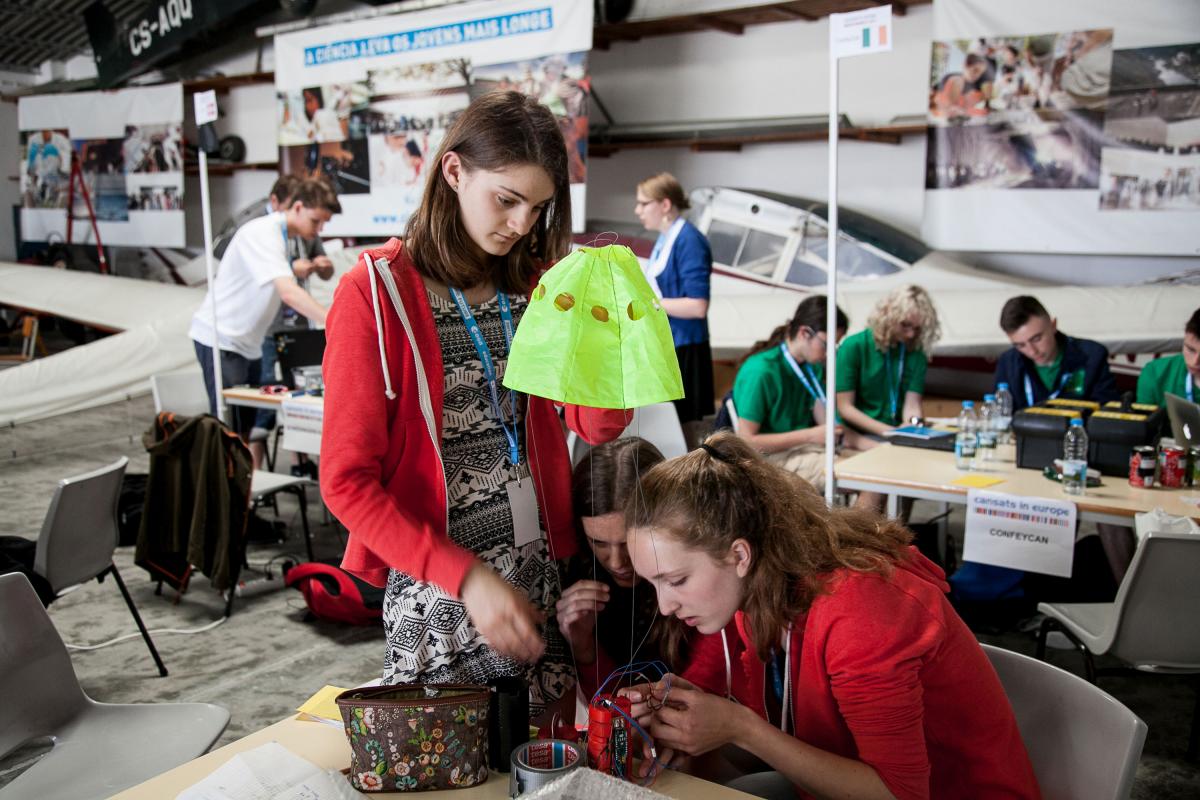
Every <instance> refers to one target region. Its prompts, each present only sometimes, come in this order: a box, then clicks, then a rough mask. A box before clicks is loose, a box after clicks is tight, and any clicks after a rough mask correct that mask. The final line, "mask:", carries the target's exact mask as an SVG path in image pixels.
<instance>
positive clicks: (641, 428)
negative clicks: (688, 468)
mask: <svg viewBox="0 0 1200 800" xmlns="http://www.w3.org/2000/svg"><path fill="white" fill-rule="evenodd" d="M634 436H640V437H642V438H643V439H645V440H646V441H647V442H649V443H650V444H652V445H654V446H655V447H657V448H658V451H659V452H660V453H662V454H663V457H664V458H675V456H681V455H683V454H684V453H686V452H687V451H688V447H687V442H686V441H685V440H684V438H683V426H682V425H681V424H680V423H679V414H678V413H677V412H676V411H675V404H674V403H655V404H654V405H650V406H642V407H641V408H635V409H634V410H633V419H631V420H630V421H629V425H628V426H627V427H626V428H625V430H624V431H622V432H621V435H620V436H619V437H617V438H619V439H628V438H631V437H634ZM590 449H591V448H590V447H589V446H588V443H587V442H585V441H583V439H581V438H579V437H578V436H576V435H575V432H574V431H571V432H570V433H568V434H567V450H568V452H570V454H571V465H572V466H574V465H575V464H578V463H579V460H580V459H581V458H583V457H584V455H585V454H586V453H587V452H588V450H590Z"/></svg>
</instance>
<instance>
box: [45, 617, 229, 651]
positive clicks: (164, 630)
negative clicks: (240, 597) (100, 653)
mask: <svg viewBox="0 0 1200 800" xmlns="http://www.w3.org/2000/svg"><path fill="white" fill-rule="evenodd" d="M227 619H229V617H221V618H220V619H217V620H213V621H212V622H210V623H208V624H207V625H203V626H201V627H199V628H190V629H181V628H155V629H154V630H149V631H146V633H147V635H148V634H151V633H156V634H157V633H182V634H192V633H205V632H206V631H211V630H212V629H213V628H215V627H217V626H218V625H220V624H221V623H222V622H224V621H225V620H227ZM141 635H142V634H141V632H140V631H139V632H137V633H127V634H125V635H123V636H118V637H116V638H115V639H109V640H108V641H107V642H100V643H99V644H71V643H70V642H63V644H65V645H66V646H67V649H68V650H99V649H100V648H102V647H109V646H111V645H114V644H117V643H118V642H123V641H125V640H127V639H137V638H140V637H141Z"/></svg>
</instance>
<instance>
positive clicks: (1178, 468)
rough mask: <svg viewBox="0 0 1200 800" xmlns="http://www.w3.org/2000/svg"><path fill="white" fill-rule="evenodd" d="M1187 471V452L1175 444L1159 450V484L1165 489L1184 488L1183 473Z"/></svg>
mask: <svg viewBox="0 0 1200 800" xmlns="http://www.w3.org/2000/svg"><path fill="white" fill-rule="evenodd" d="M1186 469H1187V451H1186V450H1184V449H1183V448H1182V447H1178V446H1176V445H1173V444H1165V445H1163V446H1162V447H1160V448H1159V449H1158V482H1159V483H1160V484H1162V486H1163V488H1165V489H1178V488H1179V487H1181V486H1183V473H1184V471H1185V470H1186Z"/></svg>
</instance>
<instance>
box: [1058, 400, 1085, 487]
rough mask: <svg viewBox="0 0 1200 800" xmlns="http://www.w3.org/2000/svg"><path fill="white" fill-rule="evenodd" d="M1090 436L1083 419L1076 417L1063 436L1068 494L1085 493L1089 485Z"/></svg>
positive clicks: (1064, 482)
mask: <svg viewBox="0 0 1200 800" xmlns="http://www.w3.org/2000/svg"><path fill="white" fill-rule="evenodd" d="M1087 459H1088V437H1087V431H1085V430H1084V429H1083V420H1082V419H1080V418H1079V417H1075V418H1073V419H1072V420H1071V426H1070V427H1069V428H1067V435H1066V436H1065V437H1063V469H1062V485H1063V491H1064V492H1066V493H1067V494H1083V493H1084V490H1085V488H1086V487H1087Z"/></svg>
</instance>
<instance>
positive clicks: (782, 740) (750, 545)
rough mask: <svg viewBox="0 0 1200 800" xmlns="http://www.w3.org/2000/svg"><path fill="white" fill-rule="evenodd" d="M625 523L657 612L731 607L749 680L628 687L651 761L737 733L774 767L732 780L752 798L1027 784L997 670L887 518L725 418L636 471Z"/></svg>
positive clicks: (721, 742) (710, 613) (938, 792)
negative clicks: (829, 488) (785, 460)
mask: <svg viewBox="0 0 1200 800" xmlns="http://www.w3.org/2000/svg"><path fill="white" fill-rule="evenodd" d="M625 521H626V528H627V537H628V546H629V555H630V559H631V560H632V562H633V567H634V569H635V570H636V571H637V573H638V574H639V575H641V576H642V577H643V578H645V579H646V580H648V581H649V582H650V583H651V584H653V586H654V587H655V589H656V591H657V596H658V605H659V611H660V612H661V613H662V614H663V615H664V616H674V617H676V618H678V619H679V620H682V621H683V622H684V623H685V624H686V625H687V626H688V627H691V628H693V629H695V631H696V632H698V633H700V634H712V633H717V632H719V631H722V630H723V629H724V628H725V626H726V625H727V624H728V623H729V622H730V620H734V621H735V623H736V630H737V636H736V637H734V638H736V639H737V640H738V641H736V642H735V643H734V644H735V647H740V652H737V651H735V656H734V657H733V658H730V661H731V662H732V667H731V668H732V669H733V670H735V671H737V670H740V671H741V673H742V674H741V676H740V678H741V680H742V681H743V682H744V683H743V685H744V686H745V687H746V689H745V691H744V692H743V693H740V694H739V697H740V698H744V699H745V700H747V702H746V704H745V705H739V704H737V703H734V702H732V701H730V700H728V699H726V698H723V697H720V696H717V695H714V694H708V693H706V692H704V691H703V690H701V689H698V688H697V687H695V686H694V685H693V684H691V683H689V682H688V681H686V680H684V679H682V678H679V677H678V676H674V675H672V676H668V677H667V678H664V679H663V680H662V681H660V682H659V683H657V684H653V685H643V686H640V687H635V690H634V692H632V693H631V695H630V696H631V699H633V700H635V705H634V712H635V714H638V715H639V716H641V718H642V719H644V720H646V722H647V723H648V724H649V725H650V729H649V730H650V733H651V735H652V736H653V738H654V740H655V742H656V744H657V748H658V757H659V759H660V760H663V761H664V762H666V761H670V760H671V759H673V758H675V757H676V756H677V754H678V753H679V752H683V753H687V754H690V755H699V754H702V753H707V752H709V751H712V750H716V749H717V748H722V747H724V746H726V745H734V746H736V747H738V748H741V749H742V750H745V751H748V752H749V754H750V755H752V756H755V757H757V758H758V759H760V760H761V761H763V762H766V765H767V769H768V770H773V771H767V772H762V773H755V774H752V775H746V776H743V777H741V778H738V779H736V780H734V781H733V782H731V783H730V784H729V785H730V786H732V787H733V788H737V789H741V790H743V791H747V792H750V793H752V794H757V795H758V796H760V797H792V796H794V795H793V792H795V791H797V790H798V791H799V792H800V793H801V794H802V795H803V796H810V795H811V796H815V797H834V796H836V797H847V798H928V797H1008V798H1017V797H1021V798H1036V797H1039V793H1038V788H1037V782H1036V779H1035V777H1034V774H1033V768H1032V766H1031V765H1030V762H1029V757H1028V754H1027V753H1026V751H1025V746H1024V744H1023V743H1022V741H1021V734H1020V731H1019V730H1018V729H1017V724H1016V720H1015V719H1014V717H1013V712H1012V708H1011V706H1010V705H1009V703H1008V699H1007V698H1006V697H1005V694H1004V689H1003V688H1002V687H1001V685H1000V681H999V678H997V676H996V673H995V671H994V670H993V669H992V666H991V664H990V662H989V661H988V658H987V656H986V654H984V652H983V650H982V648H980V646H979V644H978V642H976V640H975V637H974V636H972V634H971V632H970V631H969V630H968V629H967V627H966V625H964V624H963V622H962V620H961V619H959V617H958V615H957V614H956V613H955V611H954V609H953V608H952V607H951V606H950V603H949V601H948V600H947V599H946V592H947V591H948V589H949V586H948V585H947V584H946V580H945V575H944V574H943V573H942V571H941V569H939V568H938V567H937V566H936V565H934V564H933V563H932V562H931V561H929V560H928V559H926V558H925V557H924V556H922V555H921V554H920V552H919V551H917V550H916V548H914V547H912V546H911V545H910V543H909V542H910V540H911V534H910V532H909V531H908V530H907V529H906V528H904V527H903V526H902V525H901V524H899V523H898V522H895V521H892V520H887V519H883V518H881V517H879V516H877V515H875V514H872V513H870V512H867V511H863V510H860V509H842V508H830V507H828V506H827V505H826V504H825V502H824V500H823V499H822V498H821V496H820V495H818V494H817V492H815V491H814V490H813V488H812V487H811V486H810V485H808V484H806V483H804V482H803V481H802V480H800V479H798V478H797V477H796V476H795V475H792V474H790V473H788V472H785V471H784V470H782V469H779V468H778V467H776V466H774V465H772V464H770V463H768V462H767V461H765V460H764V459H763V458H762V457H761V456H759V455H758V454H757V453H756V452H754V450H753V448H751V447H750V446H748V445H747V444H746V443H745V442H744V441H743V440H741V439H740V438H738V437H737V436H734V435H733V434H730V433H727V432H722V433H718V434H716V435H714V436H712V437H710V438H709V439H708V441H706V442H705V443H704V444H703V445H701V446H700V449H697V450H693V451H692V452H690V453H688V454H687V455H684V456H680V457H679V458H675V459H671V460H670V461H665V462H663V463H661V464H659V465H657V466H655V467H653V468H652V469H651V470H650V471H649V472H648V473H646V475H645V477H644V478H643V479H642V483H641V491H640V492H639V493H637V494H635V495H634V496H633V497H631V499H630V501H629V503H628V505H627V506H626V510H625ZM671 646H672V644H671V643H668V650H669V649H670V648H671ZM722 660H724V659H722ZM735 680H736V678H735Z"/></svg>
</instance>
